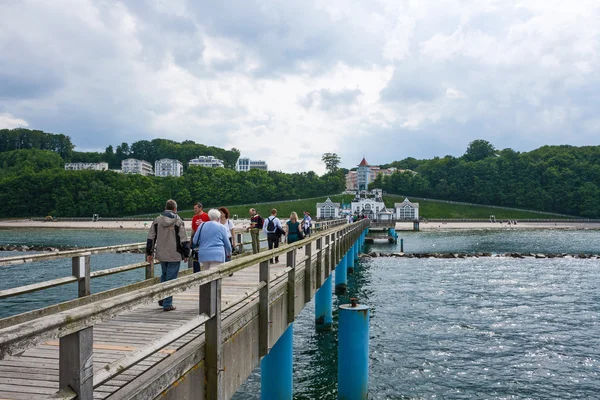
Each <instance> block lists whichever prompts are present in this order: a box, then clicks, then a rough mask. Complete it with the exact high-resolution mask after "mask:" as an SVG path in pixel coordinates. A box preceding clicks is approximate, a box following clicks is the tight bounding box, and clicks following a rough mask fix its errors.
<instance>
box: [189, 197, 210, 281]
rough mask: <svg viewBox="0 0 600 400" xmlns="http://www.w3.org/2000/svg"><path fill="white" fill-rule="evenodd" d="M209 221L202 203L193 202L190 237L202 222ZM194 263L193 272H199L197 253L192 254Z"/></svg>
mask: <svg viewBox="0 0 600 400" xmlns="http://www.w3.org/2000/svg"><path fill="white" fill-rule="evenodd" d="M208 221H210V218H209V217H208V214H207V213H205V212H204V211H203V210H202V203H200V202H198V203H196V204H194V216H193V217H192V237H194V235H195V234H196V231H197V230H198V228H199V227H200V225H201V224H203V223H204V222H208ZM194 253H195V250H194ZM193 259H194V263H193V268H194V272H200V263H199V262H198V254H194V256H193Z"/></svg>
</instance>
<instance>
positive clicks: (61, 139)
mask: <svg viewBox="0 0 600 400" xmlns="http://www.w3.org/2000/svg"><path fill="white" fill-rule="evenodd" d="M27 149H38V150H50V151H54V152H56V153H58V155H60V157H61V158H62V160H63V162H84V163H97V162H107V163H108V165H109V167H110V168H111V169H119V168H121V161H123V160H125V159H126V158H137V159H140V160H146V161H148V162H150V163H151V164H152V165H154V162H155V161H156V160H159V159H161V158H173V159H175V160H179V161H181V162H182V163H183V165H184V169H185V168H187V163H188V162H189V161H190V160H191V159H193V158H196V157H198V156H214V157H216V158H218V159H221V160H223V163H224V164H225V167H229V168H233V167H234V166H235V163H236V162H237V159H238V158H239V156H240V151H239V150H238V149H236V148H233V149H231V150H225V149H222V148H219V147H212V146H205V145H203V144H198V143H195V142H193V141H191V140H186V141H184V142H181V143H178V142H175V141H173V140H167V139H154V140H150V141H149V140H139V141H137V142H133V143H131V144H129V143H121V144H119V145H117V146H115V147H113V146H112V145H110V146H108V147H106V149H105V150H104V152H102V153H97V152H79V151H75V150H74V149H75V146H74V145H73V143H72V142H71V138H69V137H68V136H65V135H61V134H53V133H46V132H43V131H39V130H31V129H24V128H18V129H0V153H4V152H7V151H12V150H27Z"/></svg>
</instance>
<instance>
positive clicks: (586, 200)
mask: <svg viewBox="0 0 600 400" xmlns="http://www.w3.org/2000/svg"><path fill="white" fill-rule="evenodd" d="M383 167H396V168H398V169H410V170H411V171H413V172H408V171H407V172H404V173H394V174H393V175H391V176H387V177H383V178H382V177H381V176H380V177H378V178H377V179H376V180H375V181H374V182H372V183H371V184H370V187H378V188H382V189H383V190H385V191H386V192H388V193H393V194H404V195H411V196H419V197H428V198H435V199H441V200H454V201H463V202H469V203H476V204H484V205H485V204H489V205H496V206H506V207H518V208H526V209H531V210H538V211H547V212H553V213H561V214H569V215H577V216H581V217H587V218H600V146H584V147H575V146H543V147H540V148H539V149H536V150H533V151H530V152H517V151H514V150H512V149H504V150H497V149H496V148H495V147H494V146H493V145H492V144H491V143H489V142H487V141H485V140H475V141H473V142H471V143H470V144H469V147H468V148H467V150H466V152H465V154H464V155H463V156H461V157H452V156H446V157H443V158H439V157H435V158H433V159H430V160H417V159H415V158H406V159H404V160H401V161H396V162H393V163H391V164H388V165H384V166H383Z"/></svg>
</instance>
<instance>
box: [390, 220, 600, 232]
mask: <svg viewBox="0 0 600 400" xmlns="http://www.w3.org/2000/svg"><path fill="white" fill-rule="evenodd" d="M419 229H420V230H421V231H444V230H457V229H458V230H524V229H566V230H600V223H593V222H518V221H517V224H516V225H513V224H511V225H508V224H505V223H501V222H421V223H420V224H419ZM412 230H413V224H412V222H397V223H396V231H412Z"/></svg>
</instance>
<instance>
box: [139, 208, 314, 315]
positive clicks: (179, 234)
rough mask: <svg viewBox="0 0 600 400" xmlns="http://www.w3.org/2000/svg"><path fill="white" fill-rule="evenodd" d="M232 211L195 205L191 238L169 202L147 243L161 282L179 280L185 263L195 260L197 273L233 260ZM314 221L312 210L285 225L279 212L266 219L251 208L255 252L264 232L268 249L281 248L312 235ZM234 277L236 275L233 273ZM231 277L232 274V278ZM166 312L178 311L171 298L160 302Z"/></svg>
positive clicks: (251, 233) (293, 218) (291, 216)
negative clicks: (157, 267)
mask: <svg viewBox="0 0 600 400" xmlns="http://www.w3.org/2000/svg"><path fill="white" fill-rule="evenodd" d="M229 217H230V215H229V210H227V208H225V207H220V208H219V209H215V208H213V209H211V210H209V211H208V213H206V212H204V210H203V206H202V203H196V204H194V217H193V218H192V235H191V237H190V239H188V237H187V233H186V230H185V224H184V222H183V220H182V219H181V218H180V217H179V215H177V202H175V200H168V201H167V203H166V206H165V211H164V212H163V213H162V214H161V215H159V216H158V217H157V218H156V219H155V220H154V221H153V222H152V225H151V226H150V231H149V232H148V239H147V241H146V258H147V261H148V262H149V263H151V262H152V260H153V259H154V258H156V259H158V260H160V265H161V277H160V281H161V282H165V281H169V280H172V279H176V278H177V276H178V274H179V268H180V266H181V260H183V261H184V262H186V263H187V262H188V259H189V258H192V260H193V271H194V272H200V270H201V269H202V270H207V269H209V268H215V267H217V266H218V265H220V264H222V263H224V262H226V261H229V260H231V255H232V253H233V252H234V250H235V249H236V247H237V245H236V235H235V232H234V224H233V222H232V221H231V220H230V218H229ZM311 225H312V219H311V217H310V213H309V212H308V211H304V218H303V219H302V220H301V221H299V220H298V214H296V212H292V214H291V215H290V219H289V221H287V222H286V223H285V228H284V225H282V223H281V221H280V220H279V218H277V210H276V209H272V210H271V215H270V216H269V217H268V218H266V219H263V218H262V217H261V216H260V214H258V213H257V212H256V209H254V208H251V209H250V226H249V227H248V228H247V230H248V231H249V232H250V236H251V238H252V252H253V253H258V252H259V251H260V232H261V230H262V231H263V232H264V233H265V234H266V236H267V243H268V248H269V250H270V249H273V248H278V247H279V243H280V241H281V238H282V237H284V240H285V238H286V237H287V242H288V243H294V242H296V241H298V240H301V239H304V237H306V236H309V235H310V229H311ZM273 262H275V263H277V262H279V257H275V260H273V259H271V263H273ZM232 275H233V274H232ZM230 276H231V275H230ZM158 304H159V306H161V307H162V308H163V310H164V311H172V310H175V306H173V298H172V297H171V296H170V297H167V298H165V299H162V300H160V301H159V302H158Z"/></svg>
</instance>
